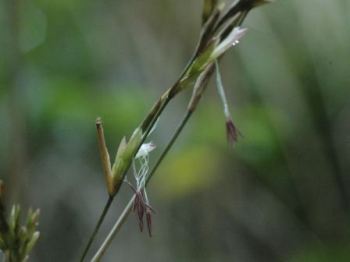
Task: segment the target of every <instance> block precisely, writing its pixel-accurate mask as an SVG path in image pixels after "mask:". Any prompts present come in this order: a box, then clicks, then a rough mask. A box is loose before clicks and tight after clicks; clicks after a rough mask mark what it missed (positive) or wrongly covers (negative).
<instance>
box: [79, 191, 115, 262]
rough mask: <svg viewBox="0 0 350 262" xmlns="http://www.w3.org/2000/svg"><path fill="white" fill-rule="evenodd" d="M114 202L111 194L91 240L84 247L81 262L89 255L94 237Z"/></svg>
mask: <svg viewBox="0 0 350 262" xmlns="http://www.w3.org/2000/svg"><path fill="white" fill-rule="evenodd" d="M112 202H113V196H109V197H108V199H107V202H106V205H105V207H104V208H103V210H102V213H101V215H100V217H99V219H98V221H97V224H96V226H95V229H94V231H93V232H92V234H91V236H90V238H89V242H88V243H87V245H86V247H85V249H84V252H83V254H82V256H81V258H80V262H82V261H84V259H85V257H86V255H87V253H88V251H89V249H90V247H91V244H92V242H93V241H94V239H95V237H96V234H97V232H98V230H99V229H100V227H101V225H102V222H103V220H104V218H105V217H106V215H107V212H108V210H109V208H110V206H111V204H112Z"/></svg>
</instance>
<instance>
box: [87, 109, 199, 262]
mask: <svg viewBox="0 0 350 262" xmlns="http://www.w3.org/2000/svg"><path fill="white" fill-rule="evenodd" d="M192 113H193V111H187V112H186V114H185V116H184V117H183V119H182V120H181V122H180V124H179V125H178V127H177V128H176V131H175V133H174V135H173V136H172V138H171V140H170V141H169V143H168V145H167V146H166V148H165V149H164V151H163V153H162V154H161V156H160V157H159V159H158V161H157V163H156V164H155V165H154V167H153V169H152V170H151V172H150V174H149V176H148V177H147V180H146V185H147V184H148V183H149V181H150V179H151V178H152V176H153V175H154V173H155V171H156V170H157V169H158V167H159V165H160V163H161V162H162V161H163V159H164V158H165V156H166V155H167V154H168V152H169V150H170V149H171V147H172V146H173V144H174V142H175V141H176V139H177V138H178V136H179V134H180V133H181V131H182V129H183V128H184V126H185V125H186V123H187V121H188V120H189V118H190V117H191V115H192ZM134 199H135V195H134V196H133V197H132V198H131V199H130V201H129V202H128V204H127V205H126V207H125V208H124V210H123V212H122V213H121V215H120V216H119V218H118V220H117V221H116V223H115V224H114V226H113V228H112V230H111V231H110V232H109V234H108V236H107V237H106V239H105V240H104V241H103V243H102V245H101V247H100V248H99V249H98V251H97V252H96V254H95V256H94V257H93V258H92V260H91V261H92V262H96V261H100V259H101V257H102V256H103V255H104V253H105V252H106V250H107V248H108V247H109V245H110V244H111V242H112V240H113V238H114V236H115V235H116V234H117V233H118V232H119V230H120V228H121V227H122V225H123V224H124V222H125V221H126V219H127V217H128V215H129V214H130V212H131V209H132V206H133V202H134Z"/></svg>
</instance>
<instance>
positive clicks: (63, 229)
mask: <svg viewBox="0 0 350 262" xmlns="http://www.w3.org/2000/svg"><path fill="white" fill-rule="evenodd" d="M201 5H202V1H200V0H193V1H187V0H177V1H174V0H172V1H171V0H148V1H140V0H114V1H112V0H100V1H92V0H85V1H82V0H0V139H1V140H0V175H1V179H3V180H4V181H5V183H6V185H7V192H6V193H7V204H8V205H10V204H12V203H14V202H16V203H20V204H21V205H22V206H23V207H25V208H26V207H30V206H31V207H34V208H40V209H41V219H40V227H39V228H40V231H41V237H40V240H39V242H38V244H37V246H36V248H35V250H34V251H33V253H32V256H31V261H76V260H77V258H78V255H79V254H80V253H81V251H82V248H83V245H84V244H86V241H87V238H88V236H89V234H90V233H91V231H92V229H93V226H94V224H95V222H96V220H97V218H98V215H99V213H100V212H101V209H102V207H103V205H104V203H105V201H106V198H107V194H106V190H105V183H104V180H103V176H102V169H101V164H100V161H99V155H98V149H97V142H96V134H95V124H94V121H95V119H96V117H97V116H101V117H102V118H103V120H104V123H105V132H106V136H107V138H106V139H107V143H108V147H109V149H110V151H111V152H112V155H114V154H115V152H116V148H117V145H118V143H119V141H120V139H121V138H122V136H124V135H130V134H131V132H132V131H133V129H134V128H135V127H136V126H137V125H138V124H139V122H140V121H141V120H142V119H143V117H144V116H145V112H147V111H148V110H149V108H150V107H151V105H152V104H153V103H154V102H155V100H156V99H157V98H158V97H159V95H160V94H161V92H162V91H164V90H165V89H166V88H167V87H169V86H170V85H171V84H172V83H173V82H174V81H175V80H176V78H177V76H178V75H179V73H180V72H181V70H182V69H183V67H184V66H185V64H186V61H187V60H188V58H189V57H190V54H191V52H192V50H193V49H194V47H195V44H196V40H197V38H198V34H199V29H200V17H201ZM244 26H245V27H247V28H248V29H249V31H248V34H247V35H246V37H244V39H242V41H241V44H240V45H238V46H237V47H236V48H234V49H233V50H231V51H230V52H229V54H228V55H227V56H225V58H224V59H223V61H222V73H223V80H224V84H225V86H226V88H227V93H228V97H229V100H230V104H231V109H232V112H233V116H234V120H235V123H236V125H237V126H238V128H239V130H240V132H241V133H242V136H241V137H240V139H239V143H238V144H237V145H236V146H235V148H234V149H231V148H229V146H228V145H227V143H226V139H225V124H224V116H223V113H222V110H221V109H222V105H221V104H220V101H219V98H218V96H217V94H216V92H215V86H214V85H213V83H211V84H210V87H209V88H208V90H207V93H206V94H205V96H204V98H203V100H202V101H201V104H200V106H199V107H198V110H197V111H196V113H195V114H194V116H193V118H192V119H191V121H190V123H189V124H188V126H187V127H186V128H185V131H184V132H183V134H182V135H181V136H180V138H179V140H178V142H177V144H176V146H175V147H174V149H173V150H172V151H171V153H170V154H169V155H168V157H167V158H166V160H165V161H164V162H163V164H162V165H161V168H160V169H159V171H158V172H157V174H156V176H155V177H154V179H153V180H152V183H151V184H150V187H149V190H148V194H149V197H150V200H151V204H152V206H153V207H154V208H155V209H156V211H157V214H156V215H155V216H154V236H153V237H152V238H151V239H149V237H148V236H147V234H145V233H143V234H141V233H140V232H139V230H138V226H137V220H136V218H135V216H134V215H132V216H131V217H129V219H128V221H127V223H126V225H125V226H124V227H123V228H122V230H121V232H120V234H119V235H118V236H117V237H116V239H115V240H114V242H113V244H112V246H111V248H110V249H109V250H108V252H107V254H106V256H105V258H104V261H139V260H142V261H170V262H171V261H174V262H175V261H180V262H182V261H243V262H245V261H291V262H294V261H318V262H319V261H321V262H322V261H350V235H349V233H350V227H349V226H350V208H349V207H350V179H349V174H350V164H349V161H350V158H349V156H350V99H349V98H350V88H349V87H350V74H349V69H350V59H349V50H350V30H349V28H350V1H348V0H332V1H329V0H308V1H303V0H289V1H287V0H283V1H282V0H281V1H276V2H275V3H274V4H271V5H266V6H264V7H262V8H259V9H257V10H254V11H252V12H251V14H250V15H249V16H248V18H247V20H246V22H245V23H244ZM190 94H191V93H190V91H188V92H185V93H184V94H182V95H181V96H180V97H178V98H177V99H176V100H175V101H174V102H172V103H171V105H170V106H169V108H167V110H166V111H165V114H164V115H163V117H162V118H161V119H160V122H159V124H158V127H157V129H156V131H155V132H154V133H153V134H152V138H151V140H152V141H153V142H154V143H155V144H156V145H157V150H155V152H154V153H152V156H151V162H152V163H154V161H155V159H156V158H157V156H158V155H159V154H160V152H161V150H162V149H163V148H164V146H165V144H166V142H167V141H168V139H169V137H170V136H171V134H172V132H173V130H174V127H175V126H176V123H177V121H179V119H180V118H181V116H182V114H183V112H184V109H185V106H186V103H187V101H188V99H189V97H190ZM131 194H132V191H131V190H130V189H129V188H128V187H124V188H123V189H122V192H121V194H120V195H118V200H117V201H116V202H115V203H114V204H113V208H112V210H111V211H110V213H109V215H108V218H107V221H106V224H105V225H104V226H103V228H102V230H101V233H100V234H99V238H98V241H97V242H96V244H95V245H94V246H93V250H96V248H97V245H98V244H99V243H100V242H101V240H102V239H103V237H104V236H105V235H106V233H107V232H108V230H109V228H110V227H111V225H112V224H113V222H114V221H115V220H116V218H117V217H118V215H119V214H120V211H121V209H122V207H123V206H124V205H125V204H126V202H127V200H128V199H129V197H130V196H131Z"/></svg>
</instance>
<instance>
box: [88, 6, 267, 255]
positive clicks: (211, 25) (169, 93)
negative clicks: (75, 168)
mask: <svg viewBox="0 0 350 262" xmlns="http://www.w3.org/2000/svg"><path fill="white" fill-rule="evenodd" d="M255 1H260V0H239V1H238V3H236V4H234V6H231V7H230V8H229V10H228V12H227V13H226V14H225V15H224V16H220V14H221V11H222V10H221V8H219V7H217V8H214V7H212V8H211V10H210V12H209V13H210V14H209V13H208V14H207V15H208V17H206V18H205V19H204V20H203V23H202V31H201V35H200V38H199V41H198V45H197V47H196V49H195V51H194V53H193V55H192V57H191V59H190V60H189V62H188V64H187V65H186V67H185V69H184V71H183V72H182V73H181V75H180V77H179V78H178V80H177V81H176V82H175V84H174V85H173V86H172V87H170V88H169V89H167V90H166V91H165V92H164V94H163V95H162V96H161V97H160V98H159V100H158V101H157V102H156V103H155V104H154V106H153V107H152V109H151V110H150V112H149V114H148V115H147V116H146V117H145V119H144V120H143V121H142V122H141V125H140V126H139V127H140V128H141V130H142V131H143V137H142V140H141V142H140V144H139V145H138V148H136V150H135V154H136V153H137V151H138V149H139V148H140V147H141V145H142V144H143V143H144V141H145V139H146V138H147V136H148V134H149V132H150V130H151V129H152V128H153V126H154V124H155V123H156V121H157V119H158V118H159V116H160V115H161V114H162V112H163V110H164V109H165V107H166V106H167V104H168V103H169V102H170V100H171V99H172V98H174V97H175V96H176V95H177V94H178V93H179V92H180V91H181V90H183V89H184V88H185V87H186V86H187V85H191V81H188V80H189V79H191V78H190V76H188V75H187V73H188V72H189V71H190V69H191V67H192V65H193V64H194V63H195V61H196V59H197V58H198V57H199V56H200V55H201V53H202V52H205V50H206V48H207V47H208V45H209V44H210V43H211V42H212V41H214V40H215V39H216V38H217V37H219V38H220V39H221V40H222V39H223V38H225V36H226V35H225V31H230V29H231V28H233V26H235V25H239V24H241V23H242V22H243V20H244V18H245V16H246V15H247V13H248V11H249V10H250V9H251V6H253V5H251V4H248V5H247V4H242V3H241V2H245V3H248V2H252V3H253V2H255ZM261 1H262V0H261ZM214 2H216V1H214ZM236 5H237V6H236ZM236 14H237V15H238V17H235V15H236ZM221 27H222V29H221V30H223V31H222V32H220V31H219V30H220V28H221ZM216 34H217V36H216V37H215V35H216ZM206 67H207V68H206V69H205V70H203V71H202V72H201V73H199V76H197V75H195V76H196V77H198V78H197V82H198V80H199V78H200V75H202V76H203V75H204V77H202V79H201V80H200V81H199V82H202V81H203V83H202V84H203V86H206V82H207V79H208V78H209V77H208V76H210V75H211V74H212V71H213V65H212V64H209V65H207V66H206ZM209 68H210V69H209ZM207 69H209V70H207ZM204 72H205V74H204ZM204 82H205V83H204ZM203 86H201V87H199V88H198V89H197V90H196V87H195V88H194V93H193V96H192V98H191V101H190V104H189V107H188V111H187V113H186V115H185V117H184V119H183V120H182V122H181V123H180V125H179V126H178V129H177V130H176V132H175V134H174V136H173V138H172V139H171V141H170V142H169V144H168V146H167V148H166V149H165V150H164V152H163V154H162V155H161V156H160V158H159V161H158V162H157V163H156V165H155V167H154V169H153V170H152V172H151V173H150V175H149V176H148V179H147V182H146V183H148V181H149V179H150V178H151V177H152V175H153V173H154V172H155V170H156V169H157V167H158V166H159V164H160V163H161V161H162V160H163V158H164V157H165V155H166V154H167V152H168V151H169V150H170V148H171V146H172V145H173V143H174V142H175V140H176V139H177V136H178V135H179V133H180V132H181V130H182V128H183V127H184V125H185V124H186V122H187V121H188V118H189V117H190V116H191V114H192V112H193V111H194V109H195V107H196V106H197V103H198V101H199V100H200V98H201V95H202V93H203V91H204V89H205V88H204V87H203ZM130 165H131V161H130V162H129V163H128V167H127V169H126V171H125V172H124V174H123V175H122V179H121V181H122V180H123V179H124V177H125V175H126V173H127V170H128V169H129V168H130ZM120 185H121V184H120ZM120 185H119V186H118V188H116V190H115V192H114V194H113V196H115V195H116V194H118V192H119V189H120ZM112 200H113V198H112ZM112 200H111V201H112ZM106 206H107V205H106ZM129 206H130V207H131V204H130V202H129V204H128V206H127V207H126V208H125V209H124V211H123V213H122V214H121V216H120V218H119V219H118V221H117V223H116V225H115V227H114V228H113V230H112V231H111V233H110V234H109V235H108V237H111V239H112V237H113V235H114V234H115V233H116V232H117V231H118V230H119V227H120V226H121V224H122V223H123V222H124V219H125V218H124V216H125V217H126V216H127V215H128V214H129V212H130V210H127V208H128V207H129ZM130 207H129V208H130ZM108 209H109V207H107V208H106V209H104V212H105V213H107V212H108ZM104 217H105V214H104V215H103V216H101V217H100V218H101V221H99V223H98V224H97V226H98V227H96V228H95V230H94V234H95V235H96V233H97V231H98V229H99V226H100V224H101V223H102V222H103V219H104ZM119 224H120V225H119ZM113 231H115V233H113ZM108 237H107V239H106V241H107V242H106V241H105V242H104V244H106V243H108ZM91 239H92V241H93V239H94V237H92V238H90V240H91ZM111 239H110V241H111ZM90 245H91V243H90V242H89V246H88V247H87V248H86V249H85V250H86V251H85V252H86V253H87V251H88V249H89V247H90ZM107 245H108V244H107ZM101 249H102V251H101V252H104V250H103V246H102V247H101V248H100V250H101ZM100 250H99V251H100ZM85 255H86V254H85ZM97 255H98V254H96V255H95V257H96V256H97ZM97 258H98V256H97Z"/></svg>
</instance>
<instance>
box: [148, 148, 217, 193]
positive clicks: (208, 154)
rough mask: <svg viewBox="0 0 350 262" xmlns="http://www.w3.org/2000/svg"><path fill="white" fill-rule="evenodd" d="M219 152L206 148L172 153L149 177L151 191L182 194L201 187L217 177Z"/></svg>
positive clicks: (200, 189)
mask: <svg viewBox="0 0 350 262" xmlns="http://www.w3.org/2000/svg"><path fill="white" fill-rule="evenodd" d="M220 162H221V161H220V159H219V154H216V153H215V152H213V150H212V148H209V147H198V146H196V147H194V148H190V149H183V150H181V152H178V153H177V154H176V155H174V154H172V155H171V156H170V157H169V158H168V160H167V161H165V162H164V164H163V165H162V167H161V168H160V169H159V171H158V172H157V173H158V175H157V176H156V177H155V179H154V180H153V182H152V184H153V185H154V187H153V188H154V190H155V191H156V192H157V193H158V194H160V195H161V196H162V198H163V197H167V198H176V197H184V196H185V195H187V194H191V193H194V192H198V191H202V190H205V189H206V188H208V187H210V186H211V185H212V184H213V183H214V182H215V180H217V179H218V178H219V173H220V172H219V170H220Z"/></svg>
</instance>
